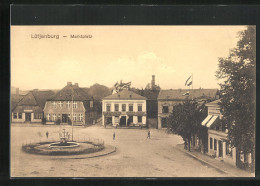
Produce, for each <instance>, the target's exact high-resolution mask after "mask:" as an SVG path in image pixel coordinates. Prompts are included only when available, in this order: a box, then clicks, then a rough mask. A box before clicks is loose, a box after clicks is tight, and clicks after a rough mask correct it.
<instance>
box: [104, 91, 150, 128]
mask: <svg viewBox="0 0 260 186" xmlns="http://www.w3.org/2000/svg"><path fill="white" fill-rule="evenodd" d="M102 121H103V125H112V126H146V98H145V97H143V96H140V95H138V94H136V93H134V92H132V91H129V90H126V89H123V90H122V91H120V92H119V93H115V94H112V95H110V96H107V97H105V98H103V100H102Z"/></svg>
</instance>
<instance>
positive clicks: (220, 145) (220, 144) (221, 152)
mask: <svg viewBox="0 0 260 186" xmlns="http://www.w3.org/2000/svg"><path fill="white" fill-rule="evenodd" d="M218 145H219V157H223V143H222V141H219V142H218Z"/></svg>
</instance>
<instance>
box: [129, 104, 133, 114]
mask: <svg viewBox="0 0 260 186" xmlns="http://www.w3.org/2000/svg"><path fill="white" fill-rule="evenodd" d="M129 111H130V112H133V104H129Z"/></svg>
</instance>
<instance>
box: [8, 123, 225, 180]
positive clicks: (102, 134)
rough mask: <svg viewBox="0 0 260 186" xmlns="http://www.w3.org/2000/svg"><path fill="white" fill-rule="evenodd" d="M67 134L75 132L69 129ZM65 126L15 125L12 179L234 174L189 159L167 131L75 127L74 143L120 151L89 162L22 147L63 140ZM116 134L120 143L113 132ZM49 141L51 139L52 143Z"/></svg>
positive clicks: (13, 128) (12, 129)
mask: <svg viewBox="0 0 260 186" xmlns="http://www.w3.org/2000/svg"><path fill="white" fill-rule="evenodd" d="M66 128H67V131H69V132H70V131H71V127H70V126H67V127H66ZM61 130H62V127H61V126H43V125H35V124H32V125H24V124H20V125H19V124H12V125H11V176H12V177H229V176H230V175H229V174H227V173H224V172H221V171H218V170H217V169H214V168H212V167H209V166H208V165H206V164H204V163H201V162H200V161H198V160H196V159H194V158H192V157H190V156H189V155H187V154H186V153H185V152H181V151H180V150H178V149H177V148H176V145H177V144H181V143H183V141H182V138H181V137H179V136H176V135H169V134H166V133H165V131H164V130H157V129H151V130H150V131H151V139H147V132H148V130H147V129H105V128H103V127H102V126H100V125H94V126H91V127H86V128H84V127H80V126H77V127H74V139H75V140H77V138H82V137H86V138H87V137H90V138H99V139H102V140H104V141H105V144H108V145H112V146H114V147H116V148H117V152H115V153H112V154H110V155H107V156H103V157H96V158H90V159H64V158H62V159H59V158H55V157H50V156H42V155H32V154H26V153H24V152H22V151H21V146H22V144H23V143H26V142H27V143H28V142H30V141H31V142H32V141H40V140H41V141H45V140H46V136H45V133H46V131H48V132H49V138H58V136H59V131H61ZM114 132H115V140H113V133H114ZM49 138H48V139H49Z"/></svg>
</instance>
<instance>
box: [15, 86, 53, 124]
mask: <svg viewBox="0 0 260 186" xmlns="http://www.w3.org/2000/svg"><path fill="white" fill-rule="evenodd" d="M53 95H54V92H53V91H38V90H37V89H35V90H33V91H30V92H29V93H28V94H26V95H25V96H23V98H22V99H21V100H20V101H19V102H18V103H17V104H15V105H13V108H12V116H11V117H12V119H11V121H12V122H29V123H34V122H41V121H42V118H43V108H44V105H45V101H46V100H47V99H49V98H50V97H52V96H53ZM11 99H12V97H11ZM11 103H12V100H11Z"/></svg>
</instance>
